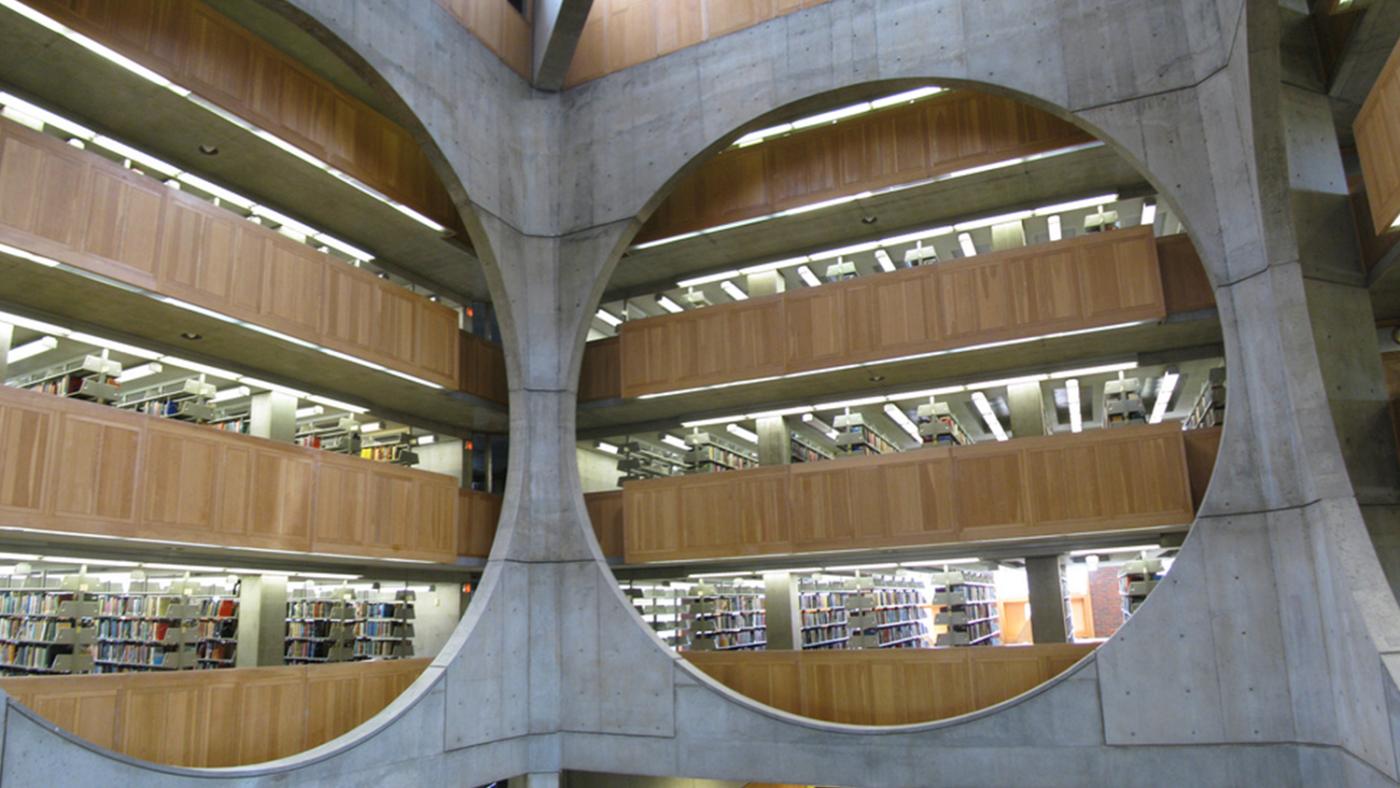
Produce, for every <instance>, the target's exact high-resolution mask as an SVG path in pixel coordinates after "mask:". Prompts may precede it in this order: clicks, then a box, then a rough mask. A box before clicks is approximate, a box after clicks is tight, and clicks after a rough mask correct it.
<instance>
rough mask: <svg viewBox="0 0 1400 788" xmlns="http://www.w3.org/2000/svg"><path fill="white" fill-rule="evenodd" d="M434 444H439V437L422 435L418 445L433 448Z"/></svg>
mask: <svg viewBox="0 0 1400 788" xmlns="http://www.w3.org/2000/svg"><path fill="white" fill-rule="evenodd" d="M434 443H437V436H436V435H420V436H419V437H418V445H419V446H431V445H433V444H434Z"/></svg>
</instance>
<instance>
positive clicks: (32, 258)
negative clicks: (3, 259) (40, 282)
mask: <svg viewBox="0 0 1400 788" xmlns="http://www.w3.org/2000/svg"><path fill="white" fill-rule="evenodd" d="M0 254H7V255H10V256H11V257H18V258H19V259H21V260H28V261H29V262H31V263H38V264H39V265H42V266H44V267H45V268H57V267H58V261H57V260H55V259H53V258H51V257H44V256H43V255H39V254H34V253H33V252H26V251H25V250H23V249H20V248H19V247H17V246H10V245H9V244H0Z"/></svg>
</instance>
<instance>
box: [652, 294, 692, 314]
mask: <svg viewBox="0 0 1400 788" xmlns="http://www.w3.org/2000/svg"><path fill="white" fill-rule="evenodd" d="M656 305H657V306H659V307H661V308H662V309H664V310H666V311H667V312H670V313H671V314H673V315H675V314H680V313H681V312H684V311H685V308H684V307H682V306H681V305H680V304H677V303H676V302H675V301H672V300H671V299H670V298H668V297H666V296H664V295H663V296H657V297H656Z"/></svg>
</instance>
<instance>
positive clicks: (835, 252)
mask: <svg viewBox="0 0 1400 788" xmlns="http://www.w3.org/2000/svg"><path fill="white" fill-rule="evenodd" d="M879 248H880V242H879V241H870V242H869V243H863V244H853V245H851V246H843V247H841V248H840V249H828V250H826V251H825V252H817V253H816V254H813V255H812V260H811V262H814V263H815V262H817V261H819V260H830V259H832V258H833V257H846V256H848V255H855V254H863V253H865V252H869V251H871V250H873V249H879Z"/></svg>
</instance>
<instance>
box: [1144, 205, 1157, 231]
mask: <svg viewBox="0 0 1400 788" xmlns="http://www.w3.org/2000/svg"><path fill="white" fill-rule="evenodd" d="M1156 221H1157V203H1155V202H1144V203H1143V204H1142V221H1141V222H1140V224H1142V226H1144V227H1150V226H1151V225H1152V224H1154V223H1155V222H1156Z"/></svg>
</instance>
